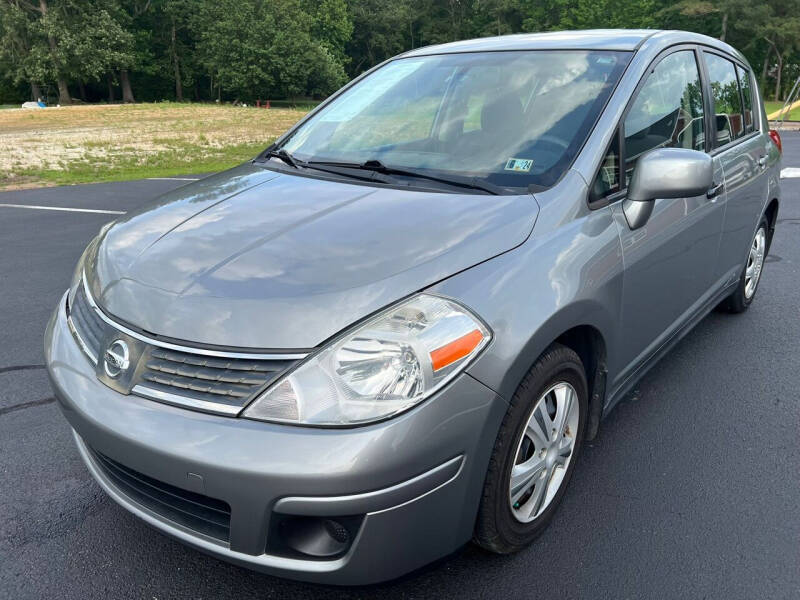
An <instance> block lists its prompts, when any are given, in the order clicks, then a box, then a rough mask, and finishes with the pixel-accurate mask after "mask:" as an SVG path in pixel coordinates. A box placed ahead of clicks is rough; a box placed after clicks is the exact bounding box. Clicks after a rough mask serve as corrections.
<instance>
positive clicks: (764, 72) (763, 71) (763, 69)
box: [761, 46, 772, 89]
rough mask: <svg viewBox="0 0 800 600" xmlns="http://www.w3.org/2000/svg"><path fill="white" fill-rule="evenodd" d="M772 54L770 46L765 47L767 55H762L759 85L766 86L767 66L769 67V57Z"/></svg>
mask: <svg viewBox="0 0 800 600" xmlns="http://www.w3.org/2000/svg"><path fill="white" fill-rule="evenodd" d="M771 56H772V46H769V47H768V48H767V55H766V56H765V57H764V65H763V66H762V67H761V85H762V86H763V87H762V89H763V88H764V87H766V83H767V68H768V67H769V59H770V57H771Z"/></svg>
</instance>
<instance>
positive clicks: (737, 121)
mask: <svg viewBox="0 0 800 600" xmlns="http://www.w3.org/2000/svg"><path fill="white" fill-rule="evenodd" d="M705 59H706V65H707V66H708V79H709V82H710V83H711V94H712V95H713V99H714V120H715V123H716V129H717V132H716V136H717V146H724V145H725V144H727V143H729V142H732V141H733V140H735V139H737V138H740V137H742V136H743V135H744V134H745V122H744V116H743V114H742V97H741V96H740V95H739V83H738V80H737V78H736V67H735V65H734V64H733V62H731V61H729V60H728V59H727V58H722V57H721V56H718V55H716V54H705ZM751 122H752V119H751Z"/></svg>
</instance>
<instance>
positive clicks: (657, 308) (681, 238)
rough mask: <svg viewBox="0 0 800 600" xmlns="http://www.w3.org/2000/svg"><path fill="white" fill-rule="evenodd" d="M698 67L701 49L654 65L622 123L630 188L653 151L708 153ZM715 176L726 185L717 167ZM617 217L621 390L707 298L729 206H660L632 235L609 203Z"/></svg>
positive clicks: (681, 201) (680, 202) (684, 201)
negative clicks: (638, 168)
mask: <svg viewBox="0 0 800 600" xmlns="http://www.w3.org/2000/svg"><path fill="white" fill-rule="evenodd" d="M700 65H701V63H700V55H699V50H697V49H696V48H694V47H686V46H683V47H679V48H677V49H672V50H670V51H668V53H667V54H666V55H662V56H661V57H659V58H658V59H656V62H655V63H654V64H653V66H651V67H650V69H649V70H648V72H647V75H645V78H644V79H643V81H642V83H640V86H639V88H638V90H637V91H636V94H635V96H634V98H633V100H632V102H631V104H630V105H629V107H628V109H627V111H626V114H625V116H624V118H623V124H622V126H623V131H622V134H623V137H622V144H621V145H622V148H623V149H622V153H623V156H624V159H623V160H624V173H623V174H622V176H623V177H624V180H625V181H627V182H630V180H631V175H632V173H633V171H634V169H635V168H636V162H637V160H638V158H639V157H640V156H642V155H643V154H644V153H646V152H648V151H650V150H653V149H655V148H670V147H673V148H675V147H677V148H687V149H692V150H698V151H707V150H708V149H709V140H708V136H707V135H706V132H707V131H708V129H709V119H708V118H707V112H708V103H707V102H706V99H705V98H704V94H703V89H704V88H703V84H702V78H701V66H700ZM715 177H716V178H717V181H720V182H721V181H722V171H721V168H720V166H719V164H716V165H715ZM623 195H624V193H623ZM612 210H613V211H614V214H615V219H616V221H617V224H618V227H619V231H620V237H621V240H622V252H623V260H624V264H625V274H624V290H623V307H622V332H621V334H622V339H623V340H625V342H624V344H623V348H622V352H621V353H620V356H619V360H620V364H619V365H617V367H618V368H617V369H615V370H616V372H618V373H619V379H618V380H617V383H619V384H621V383H622V382H623V381H624V380H625V379H627V377H629V376H630V375H631V374H633V373H634V372H635V371H636V369H637V368H638V367H639V366H640V365H642V364H643V362H644V361H645V360H646V359H647V358H648V357H649V356H651V355H652V354H653V353H654V352H655V351H657V349H658V348H659V347H660V346H661V345H662V344H663V343H664V342H666V341H667V340H668V339H669V338H670V337H671V336H672V335H673V334H674V333H675V332H676V331H677V330H678V329H679V328H680V326H681V325H682V324H684V323H685V322H686V320H687V319H689V318H690V317H691V316H692V315H693V314H695V313H696V311H697V310H698V308H699V307H700V306H702V305H703V302H704V301H706V299H707V298H708V297H709V295H710V292H709V290H710V289H711V288H712V286H713V284H714V280H715V274H714V271H715V267H716V264H717V253H718V250H719V243H720V235H721V232H722V221H723V214H724V203H722V202H720V198H719V197H718V196H713V197H711V198H709V197H708V196H707V195H706V194H702V195H700V196H695V197H691V198H674V199H665V198H662V199H657V200H656V201H655V206H654V209H653V213H652V215H651V217H650V219H649V220H648V221H647V223H646V224H645V225H644V226H643V227H641V228H639V229H635V230H631V228H630V227H629V226H628V223H627V220H626V219H625V216H624V214H623V212H622V207H621V203H619V202H618V203H615V204H612ZM612 385H613V384H612Z"/></svg>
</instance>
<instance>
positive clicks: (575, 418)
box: [509, 381, 580, 523]
mask: <svg viewBox="0 0 800 600" xmlns="http://www.w3.org/2000/svg"><path fill="white" fill-rule="evenodd" d="M579 417H580V407H579V403H578V394H577V392H576V391H575V388H573V387H572V385H570V384H569V383H567V382H565V381H561V382H559V383H556V384H555V385H553V386H551V387H550V388H549V389H548V390H547V391H546V392H545V393H544V394H542V396H541V397H540V398H539V399H538V400H537V402H536V404H535V405H534V407H533V410H532V411H531V414H530V416H529V417H528V422H527V423H526V425H525V429H524V431H523V434H522V437H521V439H520V441H519V444H518V445H517V452H516V455H515V460H514V466H513V467H512V469H511V477H510V480H509V502H510V504H511V513H512V514H513V515H514V518H515V519H516V520H517V521H520V522H522V523H529V522H531V521H533V520H534V519H535V518H536V517H538V516H539V515H540V514H542V512H543V511H544V510H545V509H546V508H547V507H548V505H549V504H550V503H551V502H552V500H553V497H554V496H555V495H556V493H557V492H558V490H559V488H560V487H561V484H562V483H563V481H564V476H565V475H566V473H567V468H568V467H569V463H570V460H571V459H572V455H573V453H574V449H575V441H576V436H577V434H578V423H579Z"/></svg>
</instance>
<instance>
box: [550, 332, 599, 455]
mask: <svg viewBox="0 0 800 600" xmlns="http://www.w3.org/2000/svg"><path fill="white" fill-rule="evenodd" d="M554 343H558V344H562V345H564V346H566V347H568V348H570V349H571V350H572V351H573V352H575V354H577V355H578V357H579V358H580V359H581V362H582V363H583V369H584V372H585V373H586V383H587V384H588V388H589V415H588V421H587V423H586V439H587V440H591V439H594V438H595V436H596V435H597V431H598V430H599V428H600V418H601V416H602V414H603V405H604V404H605V391H606V378H607V375H608V365H607V362H606V341H605V338H604V337H603V334H602V333H601V332H600V330H599V329H597V328H596V327H594V326H592V325H577V326H575V327H572V328H571V329H568V330H567V331H565V332H564V333H562V334H561V335H559V336H558V337H557V338H556V339H555V340H554Z"/></svg>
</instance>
